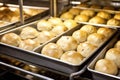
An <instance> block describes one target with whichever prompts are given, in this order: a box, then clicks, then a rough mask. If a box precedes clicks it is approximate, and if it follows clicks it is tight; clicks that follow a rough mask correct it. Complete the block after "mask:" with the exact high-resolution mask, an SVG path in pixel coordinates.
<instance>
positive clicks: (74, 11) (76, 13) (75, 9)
mask: <svg viewBox="0 0 120 80" xmlns="http://www.w3.org/2000/svg"><path fill="white" fill-rule="evenodd" d="M69 12H70V13H71V14H73V15H78V14H79V13H80V9H78V8H71V9H70V10H69Z"/></svg>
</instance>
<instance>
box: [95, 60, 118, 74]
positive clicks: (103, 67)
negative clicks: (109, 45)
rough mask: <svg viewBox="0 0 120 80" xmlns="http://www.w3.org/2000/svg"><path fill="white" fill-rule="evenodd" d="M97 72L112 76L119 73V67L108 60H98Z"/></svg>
mask: <svg viewBox="0 0 120 80" xmlns="http://www.w3.org/2000/svg"><path fill="white" fill-rule="evenodd" d="M95 70H96V71H100V72H103V73H107V74H112V75H116V74H117V73H118V68H117V65H116V64H115V63H114V62H113V61H111V60H107V59H100V60H98V61H97V62H96V64H95Z"/></svg>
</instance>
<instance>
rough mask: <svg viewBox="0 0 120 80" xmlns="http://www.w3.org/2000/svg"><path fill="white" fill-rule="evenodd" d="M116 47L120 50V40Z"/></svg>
mask: <svg viewBox="0 0 120 80" xmlns="http://www.w3.org/2000/svg"><path fill="white" fill-rule="evenodd" d="M114 47H115V48H118V49H120V40H119V41H117V42H116V43H115V45H114Z"/></svg>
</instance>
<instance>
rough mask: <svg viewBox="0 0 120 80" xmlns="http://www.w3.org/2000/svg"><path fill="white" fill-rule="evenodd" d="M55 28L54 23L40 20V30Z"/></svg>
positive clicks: (38, 24) (38, 25)
mask: <svg viewBox="0 0 120 80" xmlns="http://www.w3.org/2000/svg"><path fill="white" fill-rule="evenodd" d="M52 28H53V25H52V24H51V23H50V22H48V21H46V20H40V21H39V22H38V23H37V29H38V30H39V31H45V30H46V31H50V30H51V29H52Z"/></svg>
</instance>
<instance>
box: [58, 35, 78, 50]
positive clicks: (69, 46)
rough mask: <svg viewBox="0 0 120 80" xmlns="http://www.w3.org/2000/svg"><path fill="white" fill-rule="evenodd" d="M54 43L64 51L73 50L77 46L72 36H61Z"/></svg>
mask: <svg viewBox="0 0 120 80" xmlns="http://www.w3.org/2000/svg"><path fill="white" fill-rule="evenodd" d="M56 44H57V45H59V46H60V47H61V48H62V49H63V50H64V51H70V50H75V49H76V48H77V41H76V40H75V39H74V38H73V37H72V36H62V37H61V38H60V39H59V40H58V41H57V43H56Z"/></svg>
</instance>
